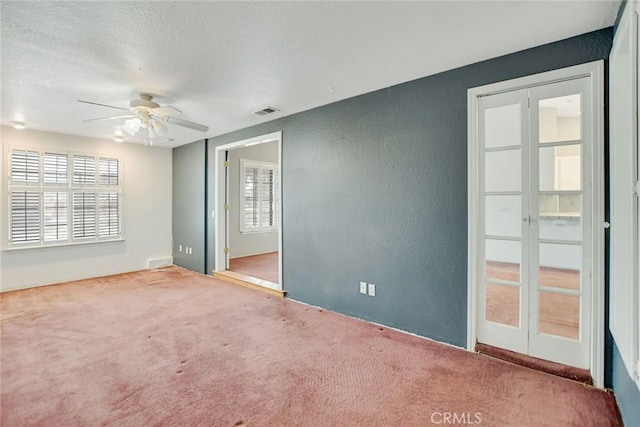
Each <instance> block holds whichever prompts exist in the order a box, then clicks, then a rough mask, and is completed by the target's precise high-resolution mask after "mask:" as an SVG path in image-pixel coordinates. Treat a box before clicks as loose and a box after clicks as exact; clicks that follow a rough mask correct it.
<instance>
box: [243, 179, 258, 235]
mask: <svg viewBox="0 0 640 427" xmlns="http://www.w3.org/2000/svg"><path fill="white" fill-rule="evenodd" d="M258 173H259V169H258V168H257V167H250V166H245V168H244V204H243V205H244V206H243V207H244V209H243V212H244V215H243V218H242V224H243V226H244V228H245V229H246V230H250V229H251V228H255V227H257V226H258V212H259V210H258V206H259V198H258Z"/></svg>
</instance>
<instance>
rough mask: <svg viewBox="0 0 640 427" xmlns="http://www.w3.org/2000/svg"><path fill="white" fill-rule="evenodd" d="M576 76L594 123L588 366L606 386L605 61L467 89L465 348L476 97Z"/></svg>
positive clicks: (470, 294)
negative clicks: (587, 90)
mask: <svg viewBox="0 0 640 427" xmlns="http://www.w3.org/2000/svg"><path fill="white" fill-rule="evenodd" d="M579 77H589V78H591V85H592V94H593V95H592V96H593V105H594V116H595V120H594V123H593V124H592V126H593V156H592V167H593V177H592V182H593V183H594V188H593V198H594V203H593V206H594V212H593V214H594V216H593V227H592V233H593V235H592V237H593V239H592V240H593V248H592V250H593V257H592V272H593V284H592V290H591V292H592V298H591V301H592V319H591V351H590V358H591V363H590V370H591V376H592V377H593V381H594V384H595V385H596V386H597V387H604V333H605V331H604V228H602V227H601V224H604V103H603V101H604V62H603V61H595V62H590V63H586V64H581V65H576V66H573V67H568V68H563V69H559V70H554V71H548V72H545V73H540V74H534V75H531V76H526V77H521V78H518V79H513V80H508V81H503V82H498V83H492V84H488V85H484V86H480V87H476V88H471V89H469V90H468V91H467V109H468V116H467V126H468V128H467V129H468V131H467V132H468V146H467V155H468V159H467V177H468V179H467V181H468V199H467V200H468V208H467V210H468V212H469V216H468V221H467V223H468V225H467V226H468V240H467V245H468V246H467V251H468V252H467V253H468V261H467V262H468V265H467V277H468V283H467V316H468V317H467V350H468V351H474V350H475V344H476V340H477V327H478V325H477V321H476V318H477V305H478V301H477V291H478V288H477V279H478V277H477V263H478V260H477V259H476V256H477V254H476V242H477V241H478V230H477V224H476V220H477V218H478V214H479V212H478V194H479V189H478V180H477V179H474V177H477V175H478V151H477V145H478V133H477V130H478V113H479V109H478V101H479V98H480V97H481V96H487V95H493V94H498V93H502V92H507V91H512V90H518V89H523V88H529V87H533V86H540V85H544V84H549V83H555V82H559V81H564V80H571V79H575V78H579Z"/></svg>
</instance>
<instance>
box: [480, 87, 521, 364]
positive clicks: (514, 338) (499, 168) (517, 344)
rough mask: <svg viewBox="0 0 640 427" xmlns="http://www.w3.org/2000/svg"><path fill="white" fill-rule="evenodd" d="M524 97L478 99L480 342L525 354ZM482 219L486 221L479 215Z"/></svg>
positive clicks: (512, 94) (515, 93) (504, 95)
mask: <svg viewBox="0 0 640 427" xmlns="http://www.w3.org/2000/svg"><path fill="white" fill-rule="evenodd" d="M527 102H528V91H527V90H526V89H524V90H517V91H512V92H507V93H502V94H498V95H492V96H487V97H483V98H481V99H480V110H479V111H480V117H479V129H478V131H479V141H480V150H479V153H480V155H479V156H480V161H479V168H480V170H479V176H480V177H481V181H482V182H481V183H480V185H479V197H478V200H479V205H480V206H479V209H478V211H479V212H481V216H483V218H481V220H480V224H479V230H480V234H479V235H480V236H484V238H483V239H481V241H480V242H479V247H478V248H477V251H478V259H479V260H480V262H479V269H480V271H479V272H478V276H477V277H479V278H480V280H481V282H480V283H479V286H478V290H479V296H478V302H479V306H478V314H479V317H480V319H479V320H480V321H479V322H478V331H477V333H478V340H479V341H481V342H484V343H487V344H491V345H494V346H497V347H501V348H506V349H508V350H512V351H517V352H519V353H527V347H528V330H527V329H528V311H527V310H526V307H527V306H528V304H529V293H528V287H529V286H528V280H529V277H528V266H527V264H526V260H527V258H528V248H529V244H528V238H529V235H528V224H527V223H525V222H524V221H523V217H526V214H525V212H527V210H528V202H529V199H528V194H527V191H528V186H527V185H526V184H525V185H523V182H524V183H526V180H527V177H528V175H529V170H528V162H527V161H526V158H527V154H526V150H527V148H528V144H527V138H528V133H527V132H528V121H529V117H528V110H527ZM482 213H484V215H482Z"/></svg>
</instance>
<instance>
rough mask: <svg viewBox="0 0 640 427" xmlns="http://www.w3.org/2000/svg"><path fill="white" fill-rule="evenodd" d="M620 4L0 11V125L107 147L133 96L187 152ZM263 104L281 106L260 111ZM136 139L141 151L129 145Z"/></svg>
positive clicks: (581, 27) (14, 7) (502, 48)
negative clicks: (163, 108)
mask: <svg viewBox="0 0 640 427" xmlns="http://www.w3.org/2000/svg"><path fill="white" fill-rule="evenodd" d="M619 5H620V2H619V1H569V2H561V1H533V2H523V1H508V2H507V1H498V2H487V1H448V2H433V1H428V2H399V1H387V2H324V1H323V2H128V1H126V2H69V3H67V2H52V1H51V2H5V1H3V2H2V3H1V14H2V30H1V31H2V32H1V36H2V39H1V47H2V49H1V55H2V56H1V57H0V58H1V60H2V62H1V67H2V69H1V71H2V80H1V84H2V86H1V90H2V95H1V99H2V104H1V107H2V124H3V125H9V124H10V122H11V121H15V120H18V121H24V122H26V125H27V128H31V129H39V130H46V131H53V132H61V133H67V134H74V135H84V136H90V137H95V138H105V139H111V138H112V137H113V136H114V132H116V131H118V129H119V128H118V126H117V125H116V124H114V123H113V122H93V123H84V122H83V119H89V118H96V117H105V116H110V115H113V114H114V113H117V111H116V110H112V109H109V108H104V107H98V106H92V105H87V104H81V103H78V102H77V101H76V100H78V99H83V100H88V101H93V102H98V103H104V104H110V105H115V106H120V107H127V106H128V102H129V100H130V99H132V98H135V97H136V96H137V93H139V92H146V93H151V94H154V95H156V98H155V100H156V101H158V102H159V103H160V104H163V105H165V104H168V105H174V106H176V107H177V108H179V109H180V110H182V111H183V112H184V115H183V116H182V118H184V119H187V120H191V121H194V122H198V123H203V124H206V125H208V126H209V127H210V129H209V131H208V132H206V133H204V134H203V133H201V132H197V131H193V130H189V129H185V128H181V127H178V126H171V125H170V131H169V134H168V135H167V136H168V137H170V138H173V141H166V140H165V139H164V138H162V139H158V140H156V141H155V142H154V144H155V145H164V146H178V145H182V144H186V143H189V142H192V141H195V140H198V139H202V138H204V137H211V136H215V135H220V134H224V133H227V132H230V131H233V130H236V129H241V128H244V127H247V126H251V125H254V124H257V123H261V122H265V121H268V120H273V119H276V118H279V117H282V116H285V115H289V114H293V113H296V112H299V111H304V110H308V109H310V108H314V107H318V106H320V105H324V104H328V103H331V102H335V101H338V100H341V99H345V98H349V97H352V96H355V95H359V94H363V93H366V92H371V91H373V90H376V89H380V88H384V87H388V86H392V85H395V84H398V83H402V82H406V81H409V80H413V79H416V78H420V77H424V76H427V75H431V74H435V73H438V72H441V71H444V70H448V69H452V68H455V67H459V66H462V65H466V64H470V63H474V62H477V61H481V60H484V59H488V58H492V57H496V56H500V55H504V54H507V53H511V52H515V51H519V50H522V49H526V48H530V47H533V46H538V45H541V44H544V43H548V42H552V41H556V40H561V39H564V38H567V37H571V36H574V35H578V34H582V33H586V32H589V31H593V30H596V29H600V28H604V27H608V26H611V25H612V24H613V22H614V19H615V16H616V13H617V10H618V8H619ZM266 106H273V107H276V108H279V109H280V110H281V111H280V112H277V113H274V114H271V115H268V116H263V117H260V116H256V115H253V114H251V113H252V112H253V111H255V110H258V109H261V108H263V107H266ZM125 140H126V141H128V142H141V140H136V139H134V138H129V137H128V138H126V139H125Z"/></svg>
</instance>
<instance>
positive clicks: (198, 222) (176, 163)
mask: <svg viewBox="0 0 640 427" xmlns="http://www.w3.org/2000/svg"><path fill="white" fill-rule="evenodd" d="M205 172H206V170H205V141H197V142H194V143H192V144H188V145H183V146H181V147H177V148H174V149H173V219H172V233H173V262H174V264H176V265H179V266H181V267H185V268H188V269H189V270H193V271H197V272H199V273H204V272H205V234H204V229H205V227H204V224H205V194H206V193H205ZM180 245H182V251H180ZM187 247H189V248H191V253H190V254H189V253H187V252H186V248H187Z"/></svg>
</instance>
